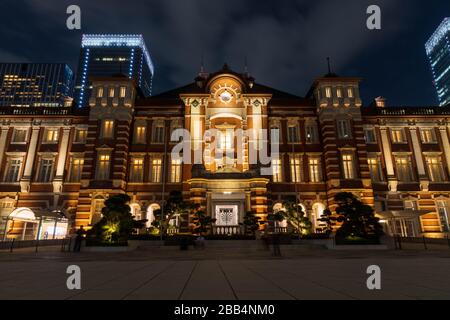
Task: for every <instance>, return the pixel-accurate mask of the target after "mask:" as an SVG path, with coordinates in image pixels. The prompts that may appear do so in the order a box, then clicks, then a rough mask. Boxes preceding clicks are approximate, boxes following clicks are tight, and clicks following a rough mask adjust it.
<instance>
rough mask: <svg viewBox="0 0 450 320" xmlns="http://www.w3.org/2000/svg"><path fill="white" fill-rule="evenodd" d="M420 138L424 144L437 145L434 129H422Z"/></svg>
mask: <svg viewBox="0 0 450 320" xmlns="http://www.w3.org/2000/svg"><path fill="white" fill-rule="evenodd" d="M420 136H421V138H422V142H423V143H436V142H437V139H436V134H435V132H434V130H433V129H422V130H420Z"/></svg>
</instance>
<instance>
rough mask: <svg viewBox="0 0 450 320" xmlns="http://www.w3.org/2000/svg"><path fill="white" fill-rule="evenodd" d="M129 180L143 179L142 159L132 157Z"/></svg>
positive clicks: (137, 180)
mask: <svg viewBox="0 0 450 320" xmlns="http://www.w3.org/2000/svg"><path fill="white" fill-rule="evenodd" d="M130 181H131V182H143V181H144V159H133V162H132V163H131V173H130Z"/></svg>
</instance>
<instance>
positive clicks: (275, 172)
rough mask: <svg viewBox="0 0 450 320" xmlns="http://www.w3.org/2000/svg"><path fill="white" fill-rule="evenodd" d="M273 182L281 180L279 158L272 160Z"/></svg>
mask: <svg viewBox="0 0 450 320" xmlns="http://www.w3.org/2000/svg"><path fill="white" fill-rule="evenodd" d="M272 174H273V182H282V177H281V160H279V159H276V160H272Z"/></svg>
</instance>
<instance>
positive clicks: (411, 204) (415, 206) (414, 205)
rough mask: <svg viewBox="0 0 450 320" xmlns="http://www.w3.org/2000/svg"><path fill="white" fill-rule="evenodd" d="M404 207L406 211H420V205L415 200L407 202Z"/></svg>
mask: <svg viewBox="0 0 450 320" xmlns="http://www.w3.org/2000/svg"><path fill="white" fill-rule="evenodd" d="M403 206H404V208H405V210H412V211H417V210H419V205H418V203H417V201H415V200H405V202H404V205H403Z"/></svg>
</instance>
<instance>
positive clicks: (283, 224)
mask: <svg viewBox="0 0 450 320" xmlns="http://www.w3.org/2000/svg"><path fill="white" fill-rule="evenodd" d="M280 211H286V210H285V208H284V207H283V204H282V203H276V204H275V205H274V206H273V212H274V213H277V212H280ZM275 226H276V227H279V228H287V226H288V222H287V220H286V219H284V220H283V221H281V222H277V223H276V225H275Z"/></svg>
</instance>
